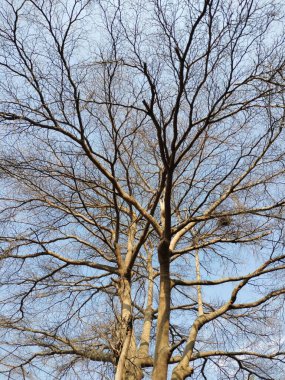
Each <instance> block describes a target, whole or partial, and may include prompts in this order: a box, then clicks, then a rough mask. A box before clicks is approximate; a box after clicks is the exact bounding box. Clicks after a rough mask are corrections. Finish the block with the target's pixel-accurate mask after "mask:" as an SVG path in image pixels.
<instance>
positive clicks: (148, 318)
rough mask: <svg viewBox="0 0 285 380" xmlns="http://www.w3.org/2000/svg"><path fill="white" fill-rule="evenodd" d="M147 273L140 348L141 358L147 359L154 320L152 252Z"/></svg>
mask: <svg viewBox="0 0 285 380" xmlns="http://www.w3.org/2000/svg"><path fill="white" fill-rule="evenodd" d="M147 271H148V290H147V305H146V309H145V314H144V324H143V331H142V334H141V343H140V348H139V357H140V358H145V357H147V356H148V355H149V343H150V333H151V325H152V319H153V315H152V314H153V309H152V302H153V267H152V252H151V251H149V253H148V257H147Z"/></svg>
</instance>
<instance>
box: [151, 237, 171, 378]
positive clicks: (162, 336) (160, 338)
mask: <svg viewBox="0 0 285 380" xmlns="http://www.w3.org/2000/svg"><path fill="white" fill-rule="evenodd" d="M158 258H159V264H160V287H159V305H158V317H157V333H156V347H155V356H154V367H153V375H152V378H153V380H166V379H167V370H168V361H169V357H170V347H169V317H170V291H171V287H170V274H169V266H170V252H169V243H168V242H166V241H163V242H162V243H161V244H160V245H159V248H158Z"/></svg>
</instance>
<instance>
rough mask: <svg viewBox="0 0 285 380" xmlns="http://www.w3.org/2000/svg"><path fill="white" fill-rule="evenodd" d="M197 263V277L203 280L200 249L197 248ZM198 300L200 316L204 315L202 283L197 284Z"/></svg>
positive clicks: (198, 279)
mask: <svg viewBox="0 0 285 380" xmlns="http://www.w3.org/2000/svg"><path fill="white" fill-rule="evenodd" d="M195 263H196V279H197V281H201V272H200V260H199V251H198V249H197V251H196V254H195ZM197 302H198V316H200V315H203V314H204V311H203V299H202V288H201V285H200V284H198V285H197Z"/></svg>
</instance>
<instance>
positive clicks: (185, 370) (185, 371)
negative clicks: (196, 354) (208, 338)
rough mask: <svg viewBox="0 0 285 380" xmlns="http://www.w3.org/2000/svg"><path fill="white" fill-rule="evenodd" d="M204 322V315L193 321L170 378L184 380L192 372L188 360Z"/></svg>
mask: <svg viewBox="0 0 285 380" xmlns="http://www.w3.org/2000/svg"><path fill="white" fill-rule="evenodd" d="M203 322H204V316H200V317H198V318H197V319H196V321H195V322H194V323H193V325H192V327H191V330H190V334H189V337H188V340H187V343H186V346H185V349H184V352H183V355H182V359H181V360H180V362H179V363H178V364H177V366H176V367H175V368H174V370H173V372H172V376H171V380H185V379H186V378H187V377H189V376H190V375H191V374H192V373H193V368H192V367H190V366H189V362H190V360H191V357H192V355H193V350H194V346H195V343H196V339H197V335H198V332H199V329H200V328H201V327H202V325H203Z"/></svg>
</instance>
